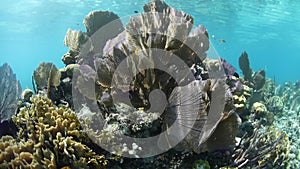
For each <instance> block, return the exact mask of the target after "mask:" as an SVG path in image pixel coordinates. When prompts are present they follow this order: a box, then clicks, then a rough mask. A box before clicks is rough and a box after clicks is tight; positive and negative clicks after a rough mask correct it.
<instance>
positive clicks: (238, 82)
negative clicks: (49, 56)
mask: <svg viewBox="0 0 300 169" xmlns="http://www.w3.org/2000/svg"><path fill="white" fill-rule="evenodd" d="M144 11H145V12H144V13H140V14H139V15H137V16H133V17H131V19H130V20H129V22H128V23H127V25H126V26H125V27H123V24H122V22H121V21H120V19H119V17H118V16H117V15H116V14H114V13H113V12H109V11H92V12H91V13H89V14H88V15H87V17H86V18H85V19H84V24H85V26H86V29H87V32H83V31H77V30H71V29H69V30H68V31H67V34H66V37H65V45H67V46H68V47H69V48H70V51H69V52H68V53H66V54H65V55H64V56H63V57H62V60H63V62H64V63H65V65H66V66H65V67H64V68H62V69H57V68H56V66H55V65H54V64H53V63H45V62H43V63H41V64H40V65H39V67H38V68H37V69H36V70H35V71H34V75H33V78H34V80H35V84H36V90H37V93H36V94H33V92H32V91H30V90H28V89H27V90H26V92H24V96H23V98H22V100H21V101H20V103H19V107H18V110H17V112H16V114H15V115H14V111H13V110H10V109H8V108H7V107H9V106H7V105H8V104H7V102H9V103H11V102H12V101H13V103H14V102H15V100H16V99H15V98H18V97H19V95H20V92H19V87H18V85H16V80H15V77H13V76H12V78H13V79H14V80H11V79H9V78H8V80H7V82H13V84H14V85H2V86H1V90H0V92H1V96H2V98H1V107H0V108H1V109H0V113H1V114H0V115H1V116H0V117H1V122H2V121H3V120H7V119H11V120H12V121H13V123H14V125H15V126H16V128H17V130H16V131H15V134H10V135H11V136H9V135H6V136H4V134H2V132H1V134H2V135H3V136H2V138H1V141H0V150H1V154H0V163H1V164H0V168H134V167H141V166H142V167H143V168H201V167H202V168H221V167H224V168H226V167H229V168H242V167H243V168H266V167H268V168H285V167H288V160H289V152H290V151H289V147H290V142H289V139H288V137H287V135H286V134H285V133H283V132H282V131H281V130H280V129H278V128H276V127H274V116H276V114H275V112H271V111H281V110H282V109H283V108H282V107H283V106H282V104H281V103H283V104H284V103H285V101H282V102H280V101H279V98H273V97H271V96H270V95H268V93H270V92H271V89H270V86H269V85H268V83H269V81H268V80H266V78H265V72H264V71H258V72H255V71H253V70H252V69H251V68H250V62H249V59H248V55H247V53H246V52H244V53H243V54H242V55H241V57H240V59H239V65H240V68H241V69H242V71H243V74H244V78H242V77H239V76H238V74H237V72H236V69H235V68H234V67H233V66H232V65H231V64H230V63H228V62H227V61H226V60H225V59H220V60H215V59H210V58H209V56H208V57H207V56H206V55H207V54H206V52H207V50H208V48H209V39H208V37H209V36H208V31H207V29H206V28H205V27H204V26H203V25H199V26H197V27H195V28H194V29H192V28H193V23H194V18H193V17H192V16H191V15H189V14H187V13H185V12H183V11H179V10H176V9H174V8H172V7H169V6H168V5H167V4H166V3H165V2H163V1H159V0H155V1H152V2H150V3H147V4H145V6H144ZM154 21H155V22H154ZM111 22H113V23H114V24H113V26H114V29H112V30H109V32H110V34H107V36H104V37H103V36H101V37H102V39H100V40H99V39H96V38H95V36H96V35H97V34H98V33H100V34H101V31H103V30H104V31H108V28H110V27H107V25H109V24H110V23H111ZM102 33H103V32H102ZM96 37H97V36H96ZM158 51H159V53H158ZM155 54H159V55H155ZM176 58H177V59H178V58H179V60H180V61H181V63H182V64H181V65H178V64H174V62H172V61H174V60H175V61H176ZM124 60H126V62H125V64H124V62H123V61H124ZM145 63H146V65H152V67H148V69H144V68H143V67H140V66H141V65H143V64H145ZM121 64H123V66H124V67H125V68H126V69H122V70H123V71H119V70H118V67H119V65H121ZM182 65H184V66H182ZM6 66H7V65H4V66H3V67H6ZM156 67H160V68H162V67H163V69H155V68H156ZM7 70H9V69H7V68H6V69H5V70H2V69H1V71H0V73H1V74H3V72H4V74H5V73H6V72H7ZM163 70H164V71H163ZM9 72H11V71H10V70H9ZM172 72H173V74H172ZM174 72H175V73H174ZM6 74H7V73H6ZM10 74H12V73H10ZM131 74H133V76H130V75H131ZM79 75H81V76H79ZM82 75H84V76H82ZM3 77H7V76H3ZM174 77H175V78H174ZM2 83H3V84H6V82H5V80H4V81H3V80H2V81H1V84H2ZM121 84H126V85H127V86H126V87H127V88H126V89H124V88H118V87H119V86H120V85H121ZM15 86H17V87H16V89H11V88H12V87H15ZM11 90H14V91H16V92H14V93H10V94H11V95H13V96H11V97H3V96H7V94H6V91H11ZM157 90H160V91H162V92H163V93H164V96H165V99H164V100H159V101H158V102H155V101H157V100H156V99H159V98H156V97H154V98H153V95H152V94H153V93H152V91H157ZM2 93H3V94H2ZM159 94H160V93H158V94H156V95H154V96H161V95H159ZM281 94H282V95H284V94H285V95H287V93H285V91H284V90H283V91H281ZM74 95H76V96H81V97H75V96H74ZM73 96H74V97H73ZM123 96H124V97H123ZM287 97H288V96H287ZM290 97H292V96H290ZM11 98H14V99H11ZM113 98H117V100H114V99H113ZM124 98H125V99H124ZM7 99H9V100H7ZM10 100H12V101H10ZM298 100H299V99H298ZM82 101H84V102H86V103H92V102H93V101H95V103H96V106H97V109H99V110H100V111H99V112H100V113H99V112H98V113H97V111H96V110H94V109H93V108H90V107H88V106H87V105H88V104H84V105H78V103H81V102H82ZM154 103H155V104H154ZM162 103H164V104H163V106H162V109H161V108H159V106H160V105H161V104H162ZM265 103H266V105H265ZM14 104H15V103H14ZM153 104H154V105H156V106H153ZM10 105H11V104H10ZM158 105H159V106H158ZM292 105H293V104H292ZM191 107H193V108H195V109H193V110H191ZM292 107H293V109H295V110H296V109H298V108H296V106H292ZM294 107H295V108H294ZM15 108H17V107H16V106H15ZM76 110H79V111H78V112H76ZM195 110H196V111H195ZM7 111H9V113H7ZM75 112H76V113H75ZM101 118H103V121H100V122H99V121H97V120H98V119H101ZM175 119H176V120H175ZM193 120H194V122H192V123H191V122H190V121H193ZM174 122H178V123H179V124H181V125H179V126H180V127H179V130H178V131H176V137H174V138H171V137H169V136H170V135H168V134H166V135H165V137H167V140H168V141H169V142H173V140H172V139H177V138H180V137H182V138H183V139H182V140H179V142H178V144H176V146H174V147H171V149H170V150H169V151H166V152H163V153H160V154H157V155H155V156H152V157H147V158H139V157H142V156H143V154H144V153H145V151H146V150H145V149H144V147H142V146H141V145H138V144H137V143H133V144H132V145H127V144H118V143H120V142H122V140H121V139H120V138H119V136H120V135H121V134H122V135H127V136H131V137H134V138H146V137H152V136H155V135H158V134H159V133H162V132H163V131H168V130H169V128H170V127H171V126H172V125H173V123H174ZM1 125H2V124H1ZM95 125H96V126H97V125H99V126H101V128H102V131H99V130H94V128H93V126H95ZM186 128H188V130H187V129H186ZM1 131H2V129H1ZM184 131H188V133H184ZM154 144H155V143H154ZM99 145H104V146H111V149H110V150H112V151H111V152H108V151H106V150H104V149H103V147H101V146H99ZM149 148H150V149H151V147H149ZM146 153H147V152H146ZM126 157H133V158H135V159H132V158H126Z"/></svg>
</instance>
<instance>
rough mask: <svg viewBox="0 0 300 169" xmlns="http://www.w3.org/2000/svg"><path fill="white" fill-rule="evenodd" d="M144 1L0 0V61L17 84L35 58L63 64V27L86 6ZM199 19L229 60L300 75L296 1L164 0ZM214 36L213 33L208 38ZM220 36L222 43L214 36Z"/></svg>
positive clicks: (25, 82)
mask: <svg viewBox="0 0 300 169" xmlns="http://www.w3.org/2000/svg"><path fill="white" fill-rule="evenodd" d="M146 2H148V1H146V0H142V1H133V0H128V1H121V0H114V1H108V0H102V1H101V0H98V1H80V0H76V1H70V0H65V1H61V0H47V1H38V0H26V1H20V0H10V1H8V0H3V1H1V2H0V3H1V5H0V6H1V7H0V45H1V52H0V64H1V65H2V64H3V63H5V62H8V63H9V64H10V65H11V66H12V68H13V70H14V72H15V73H16V74H17V78H18V79H19V80H20V81H21V84H22V87H23V88H27V87H29V88H31V87H32V84H31V75H32V72H33V70H34V69H35V68H36V67H37V66H38V64H39V62H41V61H51V62H54V63H55V64H56V65H57V66H58V67H63V63H62V62H61V56H62V55H63V54H64V53H66V52H67V51H68V49H67V47H65V46H64V45H63V40H64V36H65V33H66V31H67V29H68V28H72V29H80V30H83V31H85V28H84V25H83V24H82V20H83V18H84V16H85V15H86V14H87V13H88V12H89V11H92V10H96V9H100V10H110V11H113V12H115V13H116V14H118V15H119V16H120V17H124V16H128V15H133V14H135V13H134V11H142V6H143V4H144V3H146ZM166 2H167V3H168V4H169V5H170V6H173V7H175V8H177V9H181V10H183V11H186V12H188V13H190V14H191V15H192V16H193V17H194V18H195V25H198V24H204V25H205V27H206V28H207V29H208V32H209V35H210V40H211V43H212V44H213V45H214V47H215V49H216V50H217V52H218V53H219V55H220V56H222V57H224V58H225V59H226V60H228V61H229V62H230V63H232V64H233V65H234V66H236V67H237V66H238V64H237V61H238V59H237V58H238V57H239V56H240V54H241V53H242V52H243V51H247V52H248V54H249V57H250V63H251V66H252V67H253V69H255V70H259V69H265V70H266V72H267V76H268V77H270V78H273V79H275V81H276V82H278V83H283V82H285V81H296V80H298V79H300V76H299V73H298V72H299V71H300V66H299V65H298V64H299V61H300V60H299V59H300V54H299V48H300V38H299V32H300V19H299V18H300V11H299V10H298V9H299V8H300V2H299V1H292V0H255V1H251V2H250V1H238V0H231V1H221V0H199V1H193V0H185V1H183V0H167V1H166ZM212 36H214V37H215V38H212ZM220 40H225V43H222V42H220Z"/></svg>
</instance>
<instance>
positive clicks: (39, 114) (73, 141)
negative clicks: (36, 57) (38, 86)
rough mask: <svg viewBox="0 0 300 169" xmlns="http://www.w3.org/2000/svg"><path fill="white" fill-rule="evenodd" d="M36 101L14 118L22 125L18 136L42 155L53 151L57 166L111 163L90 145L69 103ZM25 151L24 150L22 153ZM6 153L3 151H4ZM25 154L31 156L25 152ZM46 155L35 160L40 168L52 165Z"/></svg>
mask: <svg viewBox="0 0 300 169" xmlns="http://www.w3.org/2000/svg"><path fill="white" fill-rule="evenodd" d="M31 102H32V104H31V105H30V106H29V107H23V108H21V110H20V112H19V113H18V115H17V116H15V117H14V118H13V121H14V122H15V124H16V126H17V127H18V128H19V132H18V139H23V140H25V141H26V143H27V142H30V143H32V144H34V146H33V147H32V149H33V151H34V152H35V151H36V152H39V153H40V154H47V153H48V152H53V153H52V154H53V159H52V158H48V161H51V160H53V161H54V162H56V164H57V167H63V166H70V167H71V168H104V167H105V165H106V164H107V161H106V160H105V157H104V156H103V155H98V154H96V153H95V152H93V150H92V149H91V148H89V147H88V144H89V143H90V141H89V140H88V139H87V137H86V135H85V134H84V133H83V132H82V130H81V126H80V123H79V121H78V119H77V116H76V114H75V112H73V111H72V110H71V109H70V108H68V107H67V106H60V107H58V106H56V105H54V104H53V103H52V102H51V100H50V99H48V98H46V97H42V96H39V95H35V96H32V97H31ZM21 152H22V151H20V153H21ZM1 154H2V153H1ZM21 154H22V157H23V156H24V157H26V156H29V154H28V153H26V152H24V153H21ZM40 157H43V156H37V157H35V158H34V159H35V160H36V161H37V162H38V165H39V167H40V168H49V166H45V164H46V162H42V160H44V159H43V158H40Z"/></svg>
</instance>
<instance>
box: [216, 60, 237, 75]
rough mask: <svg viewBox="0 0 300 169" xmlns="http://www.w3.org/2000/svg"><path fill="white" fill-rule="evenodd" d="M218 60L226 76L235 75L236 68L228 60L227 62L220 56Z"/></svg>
mask: <svg viewBox="0 0 300 169" xmlns="http://www.w3.org/2000/svg"><path fill="white" fill-rule="evenodd" d="M220 60H221V64H222V66H223V68H224V71H225V73H226V75H227V76H229V77H231V76H237V73H236V69H235V68H234V67H233V66H232V65H231V64H230V63H229V62H227V61H226V60H225V59H224V58H221V57H220Z"/></svg>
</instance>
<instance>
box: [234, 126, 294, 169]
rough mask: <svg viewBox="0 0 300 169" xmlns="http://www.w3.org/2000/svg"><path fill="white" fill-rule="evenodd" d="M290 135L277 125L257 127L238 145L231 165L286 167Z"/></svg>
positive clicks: (241, 166)
mask: <svg viewBox="0 0 300 169" xmlns="http://www.w3.org/2000/svg"><path fill="white" fill-rule="evenodd" d="M289 149H290V147H289V140H288V136H287V135H286V134H285V133H283V132H282V131H280V130H278V129H276V128H275V127H260V128H256V129H255V131H254V133H253V135H252V136H250V137H247V138H245V137H244V138H242V139H241V141H240V142H239V145H238V146H236V148H235V150H234V154H233V156H232V158H233V159H234V160H233V162H232V165H231V166H235V167H238V168H246V167H247V168H253V167H255V168H284V167H287V166H288V154H289Z"/></svg>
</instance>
